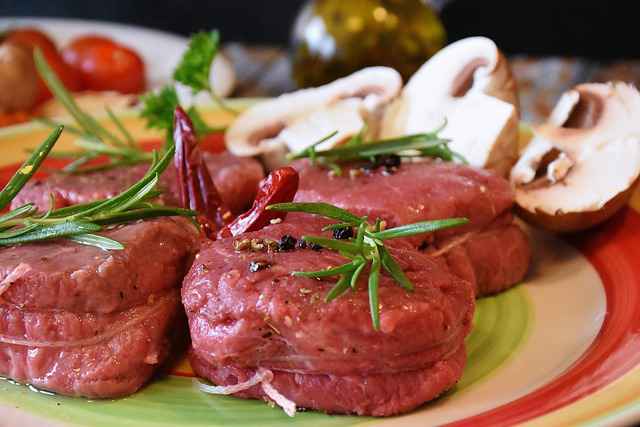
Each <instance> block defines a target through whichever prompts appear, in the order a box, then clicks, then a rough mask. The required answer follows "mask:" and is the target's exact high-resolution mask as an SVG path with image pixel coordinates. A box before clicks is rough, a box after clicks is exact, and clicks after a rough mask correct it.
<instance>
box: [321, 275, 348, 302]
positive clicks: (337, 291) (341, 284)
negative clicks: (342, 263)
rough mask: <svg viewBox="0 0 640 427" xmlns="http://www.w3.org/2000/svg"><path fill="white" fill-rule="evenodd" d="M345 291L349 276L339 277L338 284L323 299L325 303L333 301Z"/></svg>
mask: <svg viewBox="0 0 640 427" xmlns="http://www.w3.org/2000/svg"><path fill="white" fill-rule="evenodd" d="M347 289H349V276H347V275H343V276H341V277H340V280H338V283H336V284H335V286H334V287H333V288H331V290H330V291H329V292H328V293H327V296H326V297H324V300H325V302H331V301H333V300H334V299H336V298H338V297H339V296H341V295H342V294H344V293H345V292H346V291H347Z"/></svg>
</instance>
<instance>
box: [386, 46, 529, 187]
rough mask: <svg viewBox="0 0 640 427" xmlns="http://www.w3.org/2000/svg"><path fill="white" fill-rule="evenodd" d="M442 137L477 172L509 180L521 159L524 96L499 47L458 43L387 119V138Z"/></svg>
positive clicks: (419, 75)
mask: <svg viewBox="0 0 640 427" xmlns="http://www.w3.org/2000/svg"><path fill="white" fill-rule="evenodd" d="M445 119H446V121H447V126H446V127H445V128H444V130H443V131H442V133H441V135H442V136H443V137H445V138H449V139H451V143H450V147H451V149H453V150H454V151H456V152H458V153H460V154H462V155H463V156H464V157H465V158H466V159H467V161H469V163H470V164H471V165H473V166H477V167H483V168H488V169H492V170H495V171H496V172H497V173H499V174H500V175H503V176H506V175H507V174H508V173H509V170H510V169H511V166H513V163H515V161H516V159H517V148H518V147H517V138H518V121H519V112H518V95H517V90H516V83H515V80H514V79H513V76H512V74H511V69H510V67H509V64H508V62H507V60H506V59H505V57H504V56H503V55H502V53H501V52H500V50H498V47H497V46H496V45H495V43H494V42H493V41H491V40H490V39H488V38H485V37H471V38H467V39H463V40H460V41H458V42H455V43H452V44H450V45H449V46H447V47H446V48H444V49H443V50H441V51H440V52H438V53H437V54H436V55H434V56H433V57H432V58H431V59H430V60H429V61H427V62H426V63H425V64H424V65H423V66H422V67H421V68H420V69H419V70H418V71H417V72H416V74H414V75H413V77H411V79H410V80H409V82H408V83H407V85H406V86H405V88H404V90H403V91H402V95H401V97H400V98H398V100H396V101H395V102H394V103H393V104H392V106H390V108H389V109H388V110H387V112H386V113H385V116H384V119H383V122H382V136H383V137H394V136H399V135H407V134H414V133H421V132H430V131H432V130H434V129H436V128H438V127H440V126H441V125H442V123H443V122H444V121H445Z"/></svg>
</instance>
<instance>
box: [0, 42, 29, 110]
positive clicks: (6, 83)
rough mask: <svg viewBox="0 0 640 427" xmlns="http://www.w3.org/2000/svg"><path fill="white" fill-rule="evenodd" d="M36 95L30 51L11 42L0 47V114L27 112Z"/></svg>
mask: <svg viewBox="0 0 640 427" xmlns="http://www.w3.org/2000/svg"><path fill="white" fill-rule="evenodd" d="M37 95H38V74H37V71H36V67H35V64H34V62H33V57H32V56H31V51H30V50H29V49H27V48H24V47H23V46H21V45H17V44H14V43H11V42H6V43H2V45H1V46H0V113H7V112H14V111H22V110H29V109H31V107H33V105H34V104H35V102H36V98H37Z"/></svg>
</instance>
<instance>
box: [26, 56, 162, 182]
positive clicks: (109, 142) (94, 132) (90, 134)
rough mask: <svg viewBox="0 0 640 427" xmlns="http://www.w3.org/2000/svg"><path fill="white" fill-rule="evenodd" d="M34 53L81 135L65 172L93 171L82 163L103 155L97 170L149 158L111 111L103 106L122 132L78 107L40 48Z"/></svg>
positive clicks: (39, 69)
mask: <svg viewBox="0 0 640 427" xmlns="http://www.w3.org/2000/svg"><path fill="white" fill-rule="evenodd" d="M33 56H34V61H35V64H36V68H37V70H38V73H39V74H40V76H41V77H42V80H44V82H45V83H46V85H47V87H48V88H49V90H51V93H52V94H53V95H54V96H55V97H56V99H57V100H58V101H59V102H60V103H61V104H62V105H63V106H64V108H65V109H66V110H67V112H69V114H70V115H71V116H72V117H73V119H74V121H75V123H76V127H72V131H73V132H74V133H76V134H78V135H79V136H80V139H79V140H78V141H76V145H78V146H79V147H80V148H82V149H83V150H81V151H78V152H77V153H75V152H72V153H68V154H70V157H72V158H74V159H75V160H74V161H73V162H71V163H70V164H69V165H67V166H66V167H65V168H64V169H63V170H64V171H65V172H69V173H81V172H89V171H94V170H96V168H92V167H83V166H85V165H86V163H87V162H89V161H91V160H93V159H95V158H97V157H100V156H106V157H107V158H108V163H107V164H105V165H101V166H100V167H99V168H98V169H108V168H113V167H117V166H123V165H134V164H138V163H145V162H149V161H150V160H151V153H147V152H145V151H143V150H142V149H140V148H139V147H138V146H137V145H136V144H135V141H134V140H133V138H132V136H131V134H130V133H129V132H128V131H127V130H126V128H125V126H124V124H123V123H122V122H121V121H120V119H118V117H117V116H116V115H115V114H114V113H113V111H111V110H110V109H109V108H106V112H107V114H108V116H109V118H110V119H111V121H112V122H113V123H114V125H115V126H116V128H117V129H118V131H119V133H120V134H121V135H117V134H115V133H113V132H111V131H109V130H108V129H106V128H105V127H104V126H102V125H101V124H100V123H99V121H98V120H96V119H95V118H94V117H92V116H91V115H90V114H88V113H86V112H84V111H82V109H80V107H79V106H78V104H77V103H76V102H75V100H74V99H73V96H72V95H71V94H70V93H69V92H68V91H67V89H66V88H65V87H64V85H63V84H62V82H60V79H58V76H57V75H56V74H55V72H54V71H53V70H52V69H51V68H50V67H49V64H48V63H47V61H46V60H45V59H44V56H43V55H42V52H41V51H40V50H39V49H36V50H35V51H34V55H33ZM41 121H42V122H43V123H45V124H49V125H53V126H58V125H59V124H58V123H55V122H52V121H51V120H41Z"/></svg>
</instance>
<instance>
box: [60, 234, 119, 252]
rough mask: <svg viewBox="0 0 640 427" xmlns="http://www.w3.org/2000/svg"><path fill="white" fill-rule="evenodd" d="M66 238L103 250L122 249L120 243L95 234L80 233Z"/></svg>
mask: <svg viewBox="0 0 640 427" xmlns="http://www.w3.org/2000/svg"><path fill="white" fill-rule="evenodd" d="M68 239H69V240H71V241H73V242H76V243H80V244H81V245H87V246H95V247H97V248H100V249H102V250H103V251H112V250H113V251H121V250H123V249H124V246H123V245H122V243H120V242H118V241H116V240H113V239H109V238H108V237H104V236H99V235H97V234H80V235H78V236H71V237H68Z"/></svg>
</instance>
